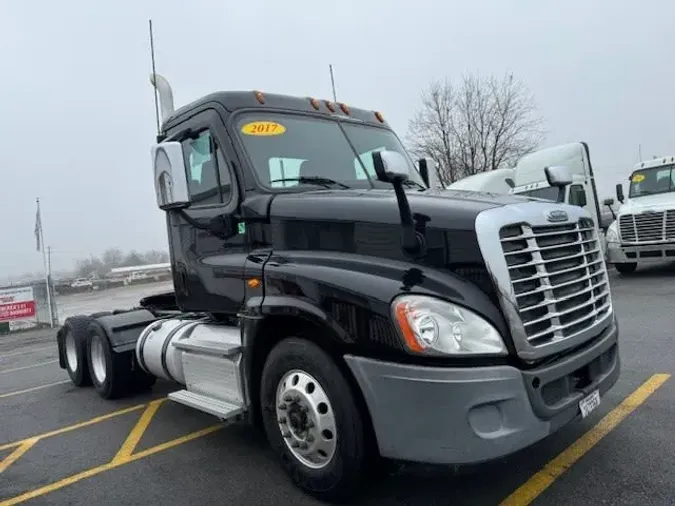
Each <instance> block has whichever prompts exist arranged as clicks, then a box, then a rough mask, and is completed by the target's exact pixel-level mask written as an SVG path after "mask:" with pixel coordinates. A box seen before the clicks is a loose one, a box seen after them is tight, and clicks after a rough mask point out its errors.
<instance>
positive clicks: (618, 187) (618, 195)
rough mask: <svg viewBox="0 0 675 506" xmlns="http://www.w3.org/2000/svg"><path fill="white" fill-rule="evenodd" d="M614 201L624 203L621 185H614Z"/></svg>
mask: <svg viewBox="0 0 675 506" xmlns="http://www.w3.org/2000/svg"><path fill="white" fill-rule="evenodd" d="M616 200H618V201H619V202H621V203H622V204H623V201H624V196H623V185H622V184H621V183H618V184H617V185H616Z"/></svg>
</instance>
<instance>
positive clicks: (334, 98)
mask: <svg viewBox="0 0 675 506" xmlns="http://www.w3.org/2000/svg"><path fill="white" fill-rule="evenodd" d="M328 70H329V71H330V85H331V87H332V88H333V102H337V93H335V75H334V74H333V64H330V65H328Z"/></svg>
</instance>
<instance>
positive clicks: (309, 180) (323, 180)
mask: <svg viewBox="0 0 675 506" xmlns="http://www.w3.org/2000/svg"><path fill="white" fill-rule="evenodd" d="M287 181H288V182H290V181H297V182H298V183H300V184H316V185H320V186H324V187H326V188H331V187H333V186H336V185H337V186H341V187H342V188H347V189H348V188H349V186H347V185H346V184H344V183H341V182H340V181H335V180H334V179H329V178H327V177H320V176H302V177H285V178H281V179H273V180H272V181H270V184H272V183H285V182H287Z"/></svg>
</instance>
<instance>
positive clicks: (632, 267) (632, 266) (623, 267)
mask: <svg viewBox="0 0 675 506" xmlns="http://www.w3.org/2000/svg"><path fill="white" fill-rule="evenodd" d="M614 268H615V269H616V270H617V271H618V272H619V274H623V275H624V276H626V275H628V274H633V273H634V272H635V271H636V270H637V262H628V263H624V264H614Z"/></svg>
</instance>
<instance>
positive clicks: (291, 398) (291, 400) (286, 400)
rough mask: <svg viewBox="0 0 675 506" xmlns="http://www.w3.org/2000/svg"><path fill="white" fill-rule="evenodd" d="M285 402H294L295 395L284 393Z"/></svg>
mask: <svg viewBox="0 0 675 506" xmlns="http://www.w3.org/2000/svg"><path fill="white" fill-rule="evenodd" d="M284 401H285V402H293V396H292V395H291V394H286V395H284Z"/></svg>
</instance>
